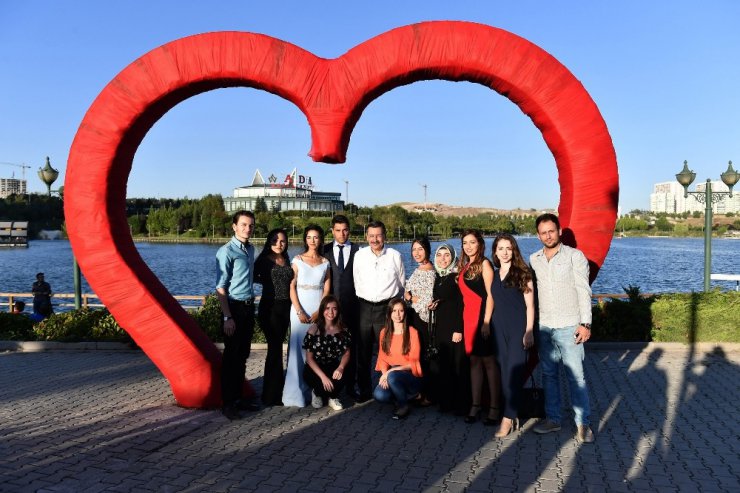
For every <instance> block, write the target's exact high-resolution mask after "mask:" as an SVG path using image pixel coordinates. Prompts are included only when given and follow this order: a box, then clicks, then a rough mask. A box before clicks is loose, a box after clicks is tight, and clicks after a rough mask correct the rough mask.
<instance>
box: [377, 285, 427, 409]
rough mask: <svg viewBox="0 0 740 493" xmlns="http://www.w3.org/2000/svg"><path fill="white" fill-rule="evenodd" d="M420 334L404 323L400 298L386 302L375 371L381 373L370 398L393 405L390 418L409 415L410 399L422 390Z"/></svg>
mask: <svg viewBox="0 0 740 493" xmlns="http://www.w3.org/2000/svg"><path fill="white" fill-rule="evenodd" d="M420 353H421V346H420V345H419V334H418V333H417V332H416V329H414V328H413V327H409V326H408V323H407V321H406V304H405V303H404V302H403V300H401V299H394V300H392V301H391V302H390V303H388V311H387V314H386V317H385V327H384V328H383V329H382V330H381V331H380V348H379V349H378V362H377V364H376V365H375V369H376V370H377V371H379V372H381V373H382V375H381V376H380V382H379V383H378V386H377V387H375V392H373V397H375V400H376V401H378V402H392V401H395V402H396V406H397V407H396V411H395V412H394V413H393V419H403V418H405V417H406V416H408V414H409V410H410V408H409V404H408V402H409V399H411V398H415V397H417V396H418V395H419V390H421V364H420V363H419V356H420Z"/></svg>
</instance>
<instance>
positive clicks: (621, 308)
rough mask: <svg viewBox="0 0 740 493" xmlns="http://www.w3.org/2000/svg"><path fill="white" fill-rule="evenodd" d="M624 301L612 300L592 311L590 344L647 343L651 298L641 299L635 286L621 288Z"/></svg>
mask: <svg viewBox="0 0 740 493" xmlns="http://www.w3.org/2000/svg"><path fill="white" fill-rule="evenodd" d="M622 289H623V290H624V292H625V294H627V300H621V299H613V300H610V301H607V302H605V303H603V304H602V305H596V306H594V307H593V309H592V315H593V323H592V331H593V333H592V336H591V338H592V340H594V341H639V342H648V341H650V340H651V329H652V315H651V313H650V307H651V305H652V304H653V302H654V301H655V298H654V297H653V296H649V297H644V296H642V295H641V294H640V288H639V287H637V286H632V285H630V286H627V287H626V288H625V287H623V288H622Z"/></svg>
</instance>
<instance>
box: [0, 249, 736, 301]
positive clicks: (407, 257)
mask: <svg viewBox="0 0 740 493" xmlns="http://www.w3.org/2000/svg"><path fill="white" fill-rule="evenodd" d="M492 241H493V240H492V239H491V238H487V239H486V252H487V253H488V252H490V251H491V242H492ZM517 241H518V242H519V245H520V248H521V250H522V253H523V254H524V255H525V257H526V258H528V257H529V254H530V253H532V252H534V251H535V250H537V249H539V248H540V247H541V244H540V242H539V240H538V239H537V238H536V237H521V238H518V240H517ZM450 243H451V244H452V245H454V246H455V248H456V249H457V250H458V253H459V251H460V240H459V239H456V240H452V241H451V242H450ZM440 244H441V242H434V243H432V250H434V249H435V248H436V247H437V246H438V245H440ZM136 246H137V248H138V250H139V252H140V254H141V256H142V258H143V259H144V261H145V262H146V263H147V264H148V265H149V267H150V268H151V269H152V271H154V273H155V274H156V275H157V276H159V278H160V279H161V280H162V282H163V284H164V285H165V286H166V287H167V288H168V289H169V290H170V292H171V293H172V294H175V295H203V294H207V293H210V292H212V291H213V290H214V289H213V286H214V284H215V274H214V268H215V255H216V250H217V249H218V247H219V245H201V244H195V245H194V244H158V243H137V244H136ZM258 246H259V248H258V250H259V249H260V248H261V243H260V244H259V245H258ZM391 246H392V247H393V248H396V249H397V250H399V251H400V252H401V254H402V256H403V258H404V261H405V263H406V275H407V276H409V275H410V274H411V272H412V271H413V269H414V268H415V262H414V261H413V259H412V258H411V253H410V251H411V244H410V243H401V244H393V245H391ZM300 250H301V248H300V247H297V246H293V247H291V248H290V253H291V256H292V255H293V254H295V253H298V252H299V251H300ZM703 252H704V242H703V239H702V238H621V239H615V240H614V241H612V245H611V249H610V251H609V255H608V256H607V258H606V261H605V263H604V265H603V267H602V268H601V271H600V272H599V275H598V277H597V278H596V281H595V282H594V284H593V292H594V293H622V287H623V286H627V285H630V284H631V285H634V286H639V287H640V289H641V291H642V292H645V293H648V292H649V293H659V292H681V291H683V292H688V291H692V290H694V291H701V290H702V289H703V279H704V278H703V272H704V260H703V259H704V257H703V255H704V253H703ZM739 253H740V241H738V240H727V239H715V240H713V242H712V272H715V273H723V274H740V265H738V254H739ZM39 271H43V272H44V273H45V274H46V280H47V282H49V283H50V284H51V286H52V289H53V291H54V292H55V293H72V292H73V278H72V250H71V248H70V245H69V242H68V241H64V240H57V241H31V242H30V245H29V247H28V248H16V249H5V248H4V249H0V273H1V274H0V292H5V293H7V292H10V293H19V292H30V291H31V284H32V283H33V281H34V280H35V275H36V273H37V272H39ZM712 284H713V286H720V287H723V288H725V289H734V287H735V283H734V282H723V281H713V283H712ZM83 292H84V293H91V292H92V290H91V289H90V287H89V285H88V284H87V282H86V281H84V272H83Z"/></svg>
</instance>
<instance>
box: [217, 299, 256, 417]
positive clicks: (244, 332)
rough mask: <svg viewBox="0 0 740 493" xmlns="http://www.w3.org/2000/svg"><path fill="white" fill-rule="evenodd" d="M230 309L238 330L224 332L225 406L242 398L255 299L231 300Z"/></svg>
mask: <svg viewBox="0 0 740 493" xmlns="http://www.w3.org/2000/svg"><path fill="white" fill-rule="evenodd" d="M229 309H230V311H231V316H232V317H233V318H234V325H235V327H236V330H235V331H234V334H232V335H230V336H227V335H226V334H224V355H223V359H222V363H221V399H222V401H223V405H224V406H231V405H234V404H235V403H236V401H238V400H239V399H241V398H242V390H243V388H244V380H245V375H244V374H245V372H246V369H247V358H249V351H250V349H251V347H252V335H253V334H254V301H253V300H250V301H249V302H244V301H235V300H229ZM222 330H223V328H222Z"/></svg>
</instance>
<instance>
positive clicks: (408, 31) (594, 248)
mask: <svg viewBox="0 0 740 493" xmlns="http://www.w3.org/2000/svg"><path fill="white" fill-rule="evenodd" d="M429 79H443V80H450V81H470V82H476V83H479V84H483V85H485V86H487V87H490V88H491V89H493V90H495V91H497V92H499V93H501V94H503V95H504V96H506V97H508V98H509V99H510V100H511V101H513V102H514V103H515V104H517V105H518V106H519V107H520V108H521V110H522V111H523V112H524V113H525V114H527V115H528V116H529V117H530V118H531V119H532V121H533V123H534V124H535V125H536V126H537V128H539V129H540V131H541V132H542V135H543V137H544V139H545V142H546V143H547V145H548V147H549V148H550V150H551V151H552V153H553V155H554V157H555V162H556V164H557V167H558V172H559V182H560V205H559V213H560V218H561V222H562V225H563V227H564V228H565V229H566V230H567V231H568V232H569V238H570V242H571V243H574V242H575V241H577V244H578V247H579V248H581V250H583V252H584V253H585V254H586V256H587V257H588V259H589V260H590V262H591V265H592V280H593V277H595V275H596V272H597V271H598V268H599V267H600V266H601V264H602V263H603V261H604V258H605V257H606V254H607V252H608V250H609V245H610V242H611V237H612V233H613V230H614V224H615V221H616V207H617V196H618V175H617V163H616V155H615V153H614V148H613V146H612V142H611V138H610V136H609V133H608V131H607V128H606V124H605V123H604V120H603V119H602V117H601V114H600V113H599V110H598V108H597V107H596V105H595V104H594V102H593V100H592V99H591V98H590V97H589V95H588V93H587V92H586V90H585V89H584V88H583V86H582V85H581V83H580V82H579V81H578V80H577V79H576V78H575V77H574V76H573V75H572V74H571V73H570V72H569V71H568V70H567V69H566V68H565V67H564V66H563V65H561V64H560V63H559V62H558V61H557V60H556V59H555V58H553V57H552V56H550V55H549V54H548V53H546V52H545V51H543V50H542V49H541V48H539V47H537V46H536V45H534V44H532V43H530V42H529V41H527V40H525V39H522V38H520V37H518V36H515V35H513V34H511V33H509V32H506V31H502V30H500V29H496V28H493V27H490V26H485V25H480V24H473V23H468V22H452V21H440V22H425V23H421V24H415V25H411V26H405V27H401V28H398V29H394V30H392V31H389V32H387V33H385V34H381V35H380V36H377V37H375V38H373V39H370V40H368V41H366V42H364V43H362V44H361V45H359V46H357V47H355V48H353V49H352V50H350V51H349V52H347V53H345V54H344V55H342V56H341V57H339V58H336V59H332V60H327V59H323V58H318V57H316V56H314V55H313V54H311V53H309V52H307V51H305V50H302V49H301V48H298V47H296V46H294V45H292V44H290V43H286V42H284V41H281V40H278V39H275V38H271V37H269V36H264V35H260V34H252V33H242V32H216V33H208V34H200V35H196V36H191V37H187V38H182V39H179V40H176V41H173V42H171V43H168V44H166V45H163V46H161V47H159V48H157V49H155V50H152V51H151V52H149V53H147V54H146V55H144V56H142V57H141V58H139V59H138V60H136V61H135V62H133V63H132V64H131V65H129V66H128V67H126V68H125V69H124V70H123V71H122V72H121V73H120V74H118V75H117V76H116V77H115V78H114V79H113V80H112V81H111V82H110V83H109V84H108V85H107V86H106V87H105V88H104V89H103V91H102V92H101V93H100V95H99V96H98V97H97V99H96V100H95V101H94V102H93V104H92V106H91V107H90V109H89V110H88V112H87V114H86V115H85V117H84V119H83V121H82V123H81V124H80V128H79V130H78V131H77V135H76V136H75V139H74V142H73V143H72V147H71V149H70V153H69V161H68V163H67V174H66V180H65V192H66V193H65V207H64V210H65V216H66V222H67V232H68V234H69V239H70V242H71V245H72V249H73V251H74V254H75V256H76V257H77V259H78V261H79V264H80V266H81V268H82V270H83V272H84V273H85V277H86V278H87V280H88V282H89V283H90V286H91V287H92V289H93V290H94V291H95V292H96V293H97V294H98V296H99V297H100V299H101V300H102V302H103V303H104V304H105V305H106V306H107V307H108V309H109V310H110V312H111V313H112V314H113V316H114V317H115V318H116V320H117V321H118V322H119V324H120V325H121V326H122V327H123V328H124V329H125V330H126V331H127V332H128V333H129V334H130V335H131V336H132V337H133V339H134V340H135V341H136V343H137V344H138V345H139V346H140V347H141V348H142V349H143V350H144V351H145V352H146V354H147V355H148V356H149V357H150V358H151V359H152V361H153V362H154V363H155V364H156V365H157V367H158V368H159V369H160V371H162V373H163V374H164V375H165V377H166V378H167V379H168V380H169V382H170V385H171V387H172V391H173V393H174V396H175V399H176V400H177V402H178V403H179V404H180V405H183V406H187V407H213V406H217V405H219V404H220V387H219V371H220V365H221V355H220V353H219V351H218V350H217V349H216V347H215V346H214V345H213V344H212V343H211V342H210V341H209V340H208V339H207V338H206V336H205V335H204V334H203V332H202V331H201V330H200V328H199V327H198V326H197V325H196V323H195V322H194V321H193V319H192V318H191V317H190V316H189V315H188V314H187V313H186V312H185V311H184V310H183V309H182V308H181V307H180V305H179V304H178V303H177V302H176V301H175V300H174V298H173V297H172V296H171V295H170V293H169V292H168V291H167V289H166V288H165V287H164V286H163V285H162V283H161V282H160V281H159V279H157V277H156V276H155V275H154V274H153V273H152V272H151V270H150V269H149V268H148V267H147V265H146V264H145V263H144V261H143V260H142V258H141V256H140V255H139V254H138V252H137V250H136V247H135V246H134V243H133V241H132V239H131V236H130V235H129V228H128V225H127V222H126V213H125V210H126V209H125V199H126V184H127V180H128V175H129V172H130V170H131V165H132V161H133V157H134V153H135V152H136V149H137V148H138V146H139V144H140V143H141V141H142V139H143V138H144V136H145V135H146V133H147V131H149V129H150V128H151V127H152V125H154V123H155V122H156V121H157V120H158V119H159V118H161V117H162V115H164V114H165V113H166V112H167V111H168V110H170V109H171V108H172V107H174V106H175V105H176V104H178V103H180V102H181V101H183V100H185V99H187V98H189V97H191V96H193V95H196V94H199V93H202V92H205V91H209V90H212V89H216V88H221V87H234V86H245V87H254V88H258V89H264V90H266V91H269V92H271V93H274V94H277V95H278V96H281V97H283V98H285V99H288V100H290V101H292V102H293V103H295V104H296V105H297V106H298V107H299V108H300V109H301V110H302V111H303V113H304V114H305V115H306V118H307V119H308V123H309V125H310V127H311V138H312V147H311V151H310V153H309V155H310V156H311V157H312V158H313V160H314V161H324V162H330V163H340V162H344V160H345V153H346V150H347V147H348V145H349V138H350V133H351V131H352V129H353V127H354V125H355V123H356V122H357V119H358V118H359V117H360V115H361V113H362V111H363V109H364V108H365V107H366V106H367V105H368V104H369V103H370V101H372V100H373V99H375V98H377V97H378V96H379V95H381V94H383V93H384V92H386V91H388V90H391V89H393V88H395V87H398V86H401V85H405V84H409V83H411V82H415V81H419V80H429Z"/></svg>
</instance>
